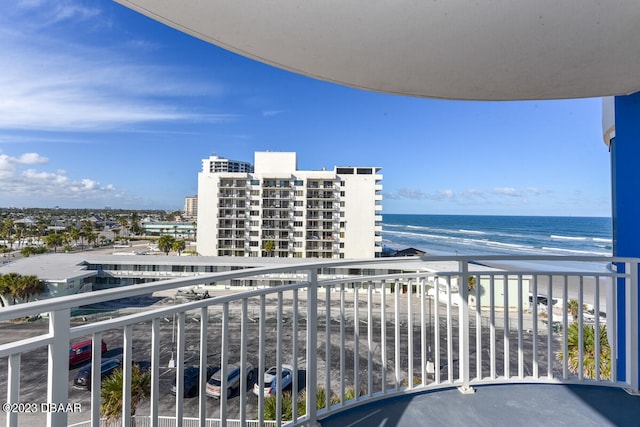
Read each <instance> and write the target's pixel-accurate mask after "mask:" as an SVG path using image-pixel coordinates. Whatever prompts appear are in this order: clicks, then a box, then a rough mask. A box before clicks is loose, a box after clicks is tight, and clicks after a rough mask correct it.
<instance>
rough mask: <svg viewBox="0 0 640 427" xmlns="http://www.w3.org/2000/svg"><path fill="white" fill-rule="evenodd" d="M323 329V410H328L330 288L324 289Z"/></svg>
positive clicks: (329, 394) (329, 403) (329, 385)
mask: <svg viewBox="0 0 640 427" xmlns="http://www.w3.org/2000/svg"><path fill="white" fill-rule="evenodd" d="M324 329H325V337H326V339H325V348H324V360H325V361H326V362H325V369H324V376H325V390H327V393H326V395H325V397H326V401H325V408H327V409H328V408H329V407H330V406H331V392H330V390H331V287H330V286H326V287H325V319H324Z"/></svg>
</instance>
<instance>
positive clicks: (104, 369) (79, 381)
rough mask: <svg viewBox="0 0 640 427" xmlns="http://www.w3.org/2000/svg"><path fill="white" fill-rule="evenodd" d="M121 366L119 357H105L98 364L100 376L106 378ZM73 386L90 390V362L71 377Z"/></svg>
mask: <svg viewBox="0 0 640 427" xmlns="http://www.w3.org/2000/svg"><path fill="white" fill-rule="evenodd" d="M120 366H122V360H120V359H105V360H103V361H102V363H101V364H100V377H101V378H106V377H108V376H109V375H111V374H112V373H113V372H114V371H115V370H116V369H118V368H119V367H120ZM73 388H77V389H81V390H91V363H88V364H86V365H84V366H83V367H81V368H80V369H79V370H78V372H77V373H76V376H75V378H74V379H73Z"/></svg>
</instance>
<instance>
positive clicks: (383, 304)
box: [340, 280, 387, 401]
mask: <svg viewBox="0 0 640 427" xmlns="http://www.w3.org/2000/svg"><path fill="white" fill-rule="evenodd" d="M381 290H382V292H381V294H380V352H381V359H382V360H381V365H382V393H383V394H386V392H387V283H386V282H385V281H384V280H383V281H382V283H381ZM340 378H343V377H342V371H341V372H340ZM341 382H342V381H341ZM341 398H342V396H341ZM341 401H342V400H341Z"/></svg>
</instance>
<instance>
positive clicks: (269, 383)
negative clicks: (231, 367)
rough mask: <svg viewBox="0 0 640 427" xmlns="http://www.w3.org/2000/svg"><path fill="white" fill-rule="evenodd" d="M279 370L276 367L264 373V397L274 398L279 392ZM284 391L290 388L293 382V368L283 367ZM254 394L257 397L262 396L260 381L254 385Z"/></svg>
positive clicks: (282, 382)
mask: <svg viewBox="0 0 640 427" xmlns="http://www.w3.org/2000/svg"><path fill="white" fill-rule="evenodd" d="M277 373H278V369H277V368H276V367H275V366H272V367H271V368H269V369H267V370H266V371H265V373H264V397H268V396H273V395H274V394H276V392H277V390H278V386H277V384H278V382H277V379H278V375H277ZM281 377H282V381H281V384H282V390H284V389H285V388H287V387H289V385H290V384H291V381H292V380H293V366H289V365H282V375H281ZM253 393H254V394H255V395H256V396H260V383H259V381H258V382H256V383H255V384H254V385H253Z"/></svg>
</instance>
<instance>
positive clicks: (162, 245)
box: [158, 235, 176, 255]
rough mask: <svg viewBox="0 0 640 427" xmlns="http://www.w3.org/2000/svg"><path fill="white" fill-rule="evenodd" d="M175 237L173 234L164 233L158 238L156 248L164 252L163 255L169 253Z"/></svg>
mask: <svg viewBox="0 0 640 427" xmlns="http://www.w3.org/2000/svg"><path fill="white" fill-rule="evenodd" d="M175 241H176V239H174V238H173V236H169V235H165V236H162V237H160V238H159V239H158V249H160V250H161V251H162V252H164V253H165V255H169V252H171V250H172V249H173V243H174V242H175Z"/></svg>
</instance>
